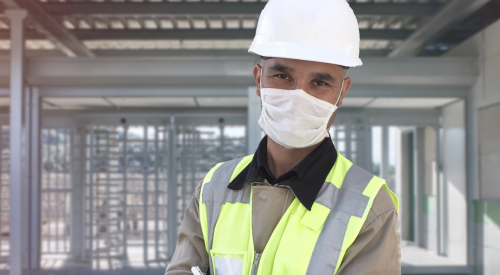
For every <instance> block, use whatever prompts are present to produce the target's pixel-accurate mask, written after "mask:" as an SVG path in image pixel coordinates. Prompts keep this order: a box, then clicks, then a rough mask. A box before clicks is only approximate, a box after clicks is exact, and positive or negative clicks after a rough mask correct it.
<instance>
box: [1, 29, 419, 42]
mask: <svg viewBox="0 0 500 275" xmlns="http://www.w3.org/2000/svg"><path fill="white" fill-rule="evenodd" d="M412 32H413V31H412V30H392V29H370V30H360V35H361V39H374V40H377V39H382V40H388V39H395V40H404V39H406V38H407V37H409V36H410V35H411V34H412ZM70 34H72V35H73V36H74V37H76V38H78V39H81V40H152V39H253V38H254V36H255V29H194V30H193V29H187V30H186V29H157V30H150V29H138V30H130V29H129V30H95V29H91V30H82V29H78V30H71V31H70ZM9 37H10V34H9V31H8V30H0V39H9ZM26 38H27V39H43V38H44V36H43V35H41V34H39V33H37V32H34V31H28V32H27V33H26Z"/></svg>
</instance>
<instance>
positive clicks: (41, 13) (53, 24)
mask: <svg viewBox="0 0 500 275" xmlns="http://www.w3.org/2000/svg"><path fill="white" fill-rule="evenodd" d="M2 3H3V4H4V5H6V6H7V7H8V8H21V9H25V10H27V11H28V14H29V16H30V20H32V21H33V22H34V26H35V28H36V29H37V31H38V32H40V33H42V34H43V36H44V38H47V39H49V40H50V41H52V43H54V44H55V45H56V47H58V48H59V49H60V50H61V51H62V52H64V53H65V54H66V55H68V56H70V57H91V56H94V54H93V53H92V52H91V51H90V50H88V49H87V48H86V47H85V46H84V45H83V43H82V42H81V41H79V40H78V39H77V38H76V37H75V36H74V35H73V34H71V32H69V31H68V30H67V29H66V28H65V27H64V26H62V25H61V24H59V22H57V21H56V20H55V19H54V18H53V17H52V16H50V15H49V14H47V12H45V10H44V9H43V8H42V7H41V6H40V4H39V3H38V1H37V0H2ZM27 35H28V33H27Z"/></svg>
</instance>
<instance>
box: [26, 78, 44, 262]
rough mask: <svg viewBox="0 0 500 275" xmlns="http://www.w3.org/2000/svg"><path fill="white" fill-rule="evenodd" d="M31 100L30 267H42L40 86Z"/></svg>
mask: <svg viewBox="0 0 500 275" xmlns="http://www.w3.org/2000/svg"><path fill="white" fill-rule="evenodd" d="M29 97H30V100H29V101H27V102H28V103H29V104H26V108H28V109H30V112H31V113H30V115H31V119H30V127H29V129H30V130H29V137H28V140H30V142H29V143H30V152H29V155H28V156H29V158H28V159H27V161H29V162H30V163H31V165H30V170H31V173H28V174H29V176H30V179H29V183H30V190H31V193H28V200H29V201H30V212H29V217H28V224H29V230H30V232H29V233H28V234H30V237H29V240H30V243H29V247H28V249H29V253H30V254H29V263H28V265H29V268H30V269H39V268H40V253H41V245H40V244H41V243H40V236H41V234H40V233H41V222H40V216H41V213H40V209H41V207H40V205H41V204H40V198H41V196H40V194H41V192H40V189H41V188H40V187H41V184H40V175H41V173H40V167H41V154H40V153H41V138H40V128H41V127H40V117H41V116H40V110H41V108H40V107H41V104H40V93H39V90H38V88H36V87H33V88H31V89H30V90H29Z"/></svg>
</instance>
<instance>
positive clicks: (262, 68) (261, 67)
mask: <svg viewBox="0 0 500 275" xmlns="http://www.w3.org/2000/svg"><path fill="white" fill-rule="evenodd" d="M262 63H264V62H260V80H259V90H260V92H261V95H260V96H262V71H264V67H263V66H262Z"/></svg>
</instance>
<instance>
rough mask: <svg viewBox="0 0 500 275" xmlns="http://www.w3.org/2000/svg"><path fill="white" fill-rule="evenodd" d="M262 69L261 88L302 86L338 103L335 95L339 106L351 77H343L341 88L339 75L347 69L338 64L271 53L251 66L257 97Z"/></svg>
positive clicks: (331, 121)
mask: <svg viewBox="0 0 500 275" xmlns="http://www.w3.org/2000/svg"><path fill="white" fill-rule="evenodd" d="M261 70H263V71H262V87H263V88H275V89H283V90H296V89H302V90H304V91H305V92H307V93H308V94H310V95H312V96H314V97H316V98H318V99H321V100H324V101H326V102H328V103H330V104H335V103H337V99H338V103H337V106H338V107H340V106H342V100H343V99H344V96H345V94H346V92H347V90H348V89H349V87H350V86H351V79H350V78H346V79H345V80H344V86H343V89H342V91H341V86H342V79H343V78H344V77H345V73H346V69H344V68H342V67H340V66H338V65H333V64H327V63H321V62H313V61H304V60H297V59H287V58H278V57H274V58H270V59H266V60H265V61H264V62H263V68H262V67H261V66H260V64H256V65H255V67H254V69H253V75H254V78H255V83H256V85H257V95H258V96H259V97H260V88H261V87H259V85H260V81H261V79H260V77H261ZM339 94H340V99H339ZM336 115H337V112H335V113H333V115H332V117H331V118H330V120H329V123H328V125H331V124H332V123H333V121H334V120H335V116H336Z"/></svg>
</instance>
